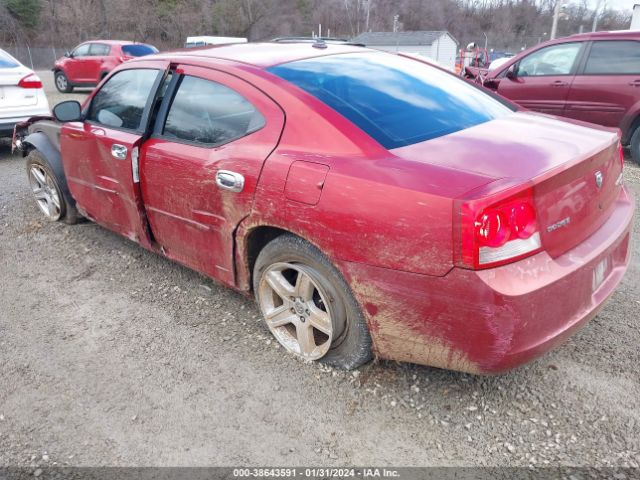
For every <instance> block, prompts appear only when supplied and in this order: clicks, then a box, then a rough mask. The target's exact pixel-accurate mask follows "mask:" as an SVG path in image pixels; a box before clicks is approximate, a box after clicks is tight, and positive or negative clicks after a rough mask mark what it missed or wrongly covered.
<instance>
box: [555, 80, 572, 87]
mask: <svg viewBox="0 0 640 480" xmlns="http://www.w3.org/2000/svg"><path fill="white" fill-rule="evenodd" d="M567 85H569V83H568V82H563V81H562V80H556V81H555V82H553V83H552V84H551V86H552V87H566V86H567Z"/></svg>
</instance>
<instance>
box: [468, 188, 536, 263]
mask: <svg viewBox="0 0 640 480" xmlns="http://www.w3.org/2000/svg"><path fill="white" fill-rule="evenodd" d="M460 218H461V221H460V225H459V227H458V228H459V229H460V230H459V234H460V237H459V239H460V242H459V244H460V245H461V254H460V256H459V257H458V258H457V261H456V263H457V264H458V265H460V266H463V267H466V268H474V269H481V268H488V267H495V266H498V265H502V264H506V263H510V262H513V261H516V260H519V259H521V258H524V257H527V256H529V255H532V254H534V253H537V252H539V251H540V250H542V244H541V239H540V232H539V231H538V222H537V218H536V210H535V204H534V202H533V190H532V189H527V190H525V191H522V192H520V193H517V194H515V195H513V194H512V195H508V196H506V197H505V198H503V199H495V198H494V199H492V198H489V199H487V198H484V199H479V200H475V201H469V202H466V203H463V204H462V205H461V207H460Z"/></svg>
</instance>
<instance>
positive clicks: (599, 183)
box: [393, 112, 622, 257]
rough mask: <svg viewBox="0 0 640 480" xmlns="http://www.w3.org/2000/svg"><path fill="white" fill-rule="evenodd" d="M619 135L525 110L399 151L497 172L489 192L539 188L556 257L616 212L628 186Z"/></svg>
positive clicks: (542, 222)
mask: <svg viewBox="0 0 640 480" xmlns="http://www.w3.org/2000/svg"><path fill="white" fill-rule="evenodd" d="M618 142H619V135H618V134H617V133H616V132H615V131H614V130H611V129H605V128H601V127H595V126H590V125H588V124H583V123H576V122H567V121H561V120H560V119H556V118H555V117H550V116H547V115H541V114H534V113H529V112H518V113H514V114H513V115H510V116H507V117H504V118H499V119H496V120H493V121H490V122H486V123H483V124H481V125H477V126H475V127H472V128H469V129H466V130H463V131H460V132H457V133H454V134H451V135H447V136H444V137H440V138H437V139H434V140H430V141H426V142H422V143H418V144H414V145H410V146H407V147H402V148H398V149H394V150H393V153H394V154H396V155H398V156H400V157H403V158H407V159H412V160H417V161H425V162H429V163H435V164H440V165H446V166H448V167H452V168H457V169H460V170H467V171H473V172H475V173H480V174H483V175H487V176H490V177H493V178H495V179H496V181H494V182H493V183H492V184H489V185H488V186H486V187H484V188H483V192H482V195H487V196H489V195H493V194H495V193H498V192H499V191H501V190H504V189H506V188H512V187H513V186H514V185H518V184H520V185H522V187H523V188H533V192H534V202H535V207H536V213H537V218H538V223H539V230H540V236H541V241H542V247H543V248H544V249H545V250H546V251H547V252H548V253H549V254H550V255H551V256H552V257H555V256H558V255H561V254H562V253H564V252H566V251H567V250H569V249H571V248H573V247H574V246H576V245H578V244H579V243H581V242H582V241H584V240H585V239H586V238H587V237H589V236H590V235H591V234H593V233H594V232H595V231H596V230H597V229H598V228H600V226H601V225H602V224H603V223H604V222H605V221H606V219H607V218H608V217H609V215H610V213H611V210H612V208H613V207H614V204H615V201H616V198H617V196H618V195H619V191H620V188H621V173H622V162H621V161H620V158H619V155H618V150H617V146H618Z"/></svg>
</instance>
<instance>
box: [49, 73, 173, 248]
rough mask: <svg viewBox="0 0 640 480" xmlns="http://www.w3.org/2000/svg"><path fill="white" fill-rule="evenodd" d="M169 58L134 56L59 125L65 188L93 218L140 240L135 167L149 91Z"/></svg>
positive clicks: (141, 224)
mask: <svg viewBox="0 0 640 480" xmlns="http://www.w3.org/2000/svg"><path fill="white" fill-rule="evenodd" d="M167 69H168V62H157V61H156V62H138V63H136V65H135V66H132V68H129V69H126V70H121V71H119V72H117V73H115V74H114V75H113V76H111V77H110V78H109V79H108V80H107V81H106V82H105V84H104V85H102V87H101V88H100V90H98V91H97V92H96V93H95V95H94V96H93V97H92V98H90V101H89V103H88V104H87V105H86V106H85V109H84V112H83V113H84V121H81V122H70V123H66V124H64V125H63V127H62V129H61V135H60V149H61V152H62V159H63V163H64V170H65V173H66V176H67V181H68V184H69V190H70V191H71V194H72V195H73V197H74V198H75V200H76V202H77V204H78V206H79V207H80V209H81V210H83V211H84V212H85V213H86V214H87V215H88V216H89V217H90V218H92V219H94V220H95V221H96V222H97V223H99V224H101V225H104V226H106V227H107V228H110V229H112V230H114V231H116V232H118V233H120V234H122V235H125V236H127V237H129V238H131V239H132V240H136V241H140V242H142V243H144V242H145V239H146V230H145V223H144V222H143V220H142V203H141V199H140V191H139V185H138V184H137V183H136V182H134V167H135V168H136V169H137V158H138V155H137V154H138V151H139V145H140V142H141V140H142V138H143V136H144V134H145V131H146V128H147V127H148V121H149V116H150V111H151V106H152V103H153V99H154V95H155V93H156V91H157V90H158V86H159V85H160V83H161V82H162V81H163V79H164V77H165V74H166V71H167Z"/></svg>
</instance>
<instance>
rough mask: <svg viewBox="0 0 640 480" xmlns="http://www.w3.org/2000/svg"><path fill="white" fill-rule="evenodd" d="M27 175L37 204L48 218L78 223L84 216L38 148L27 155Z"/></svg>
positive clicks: (54, 220) (53, 220) (55, 220)
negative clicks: (63, 188)
mask: <svg viewBox="0 0 640 480" xmlns="http://www.w3.org/2000/svg"><path fill="white" fill-rule="evenodd" d="M27 175H28V176H29V185H30V186H31V191H32V193H33V196H34V198H35V201H36V205H38V208H39V209H40V211H41V212H42V213H43V214H44V216H45V217H46V218H47V220H50V221H52V222H57V221H63V222H65V223H68V224H70V225H71V224H74V223H78V222H79V221H80V219H81V218H82V217H81V216H80V214H79V213H78V210H77V209H76V207H75V205H73V203H72V201H70V200H69V199H67V198H66V196H65V194H64V192H63V191H62V190H61V189H60V186H59V185H58V181H57V180H56V177H55V175H54V174H53V172H52V171H51V168H50V167H49V165H48V163H47V162H46V160H45V159H44V158H42V156H41V155H40V153H39V152H38V151H37V150H31V152H29V156H28V157H27Z"/></svg>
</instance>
